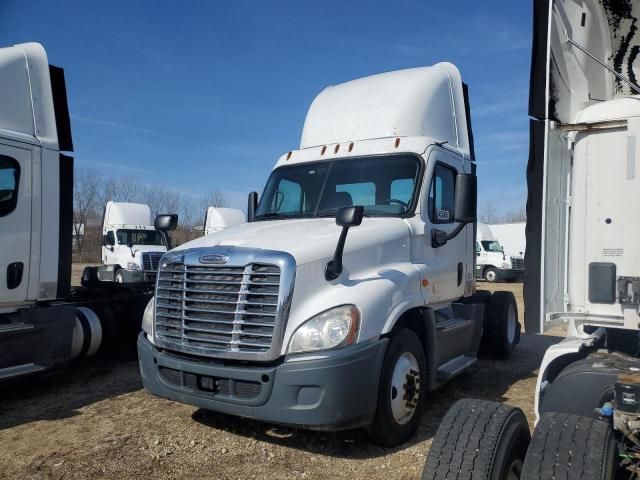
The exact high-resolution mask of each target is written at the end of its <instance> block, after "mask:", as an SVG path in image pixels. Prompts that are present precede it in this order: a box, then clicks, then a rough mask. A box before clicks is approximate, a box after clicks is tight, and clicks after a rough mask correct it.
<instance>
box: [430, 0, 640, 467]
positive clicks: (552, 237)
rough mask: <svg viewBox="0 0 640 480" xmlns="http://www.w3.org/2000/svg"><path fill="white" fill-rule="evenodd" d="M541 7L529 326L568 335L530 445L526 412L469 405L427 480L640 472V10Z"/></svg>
mask: <svg viewBox="0 0 640 480" xmlns="http://www.w3.org/2000/svg"><path fill="white" fill-rule="evenodd" d="M534 5H535V9H534V15H535V17H534V20H535V23H534V42H533V61H532V72H531V91H530V105H529V111H530V115H531V116H532V117H533V119H532V120H531V130H530V135H531V137H530V138H531V149H530V157H529V165H528V168H527V176H528V178H527V180H528V181H527V184H528V190H529V192H528V202H527V209H528V211H527V253H526V257H525V261H526V264H527V268H526V273H525V277H526V279H525V307H526V312H525V321H526V330H527V332H542V331H543V330H544V329H545V328H547V327H550V326H555V325H562V326H564V327H566V330H567V338H566V339H564V340H563V341H562V342H560V343H557V344H555V345H552V346H551V347H549V349H548V350H547V351H546V352H545V355H544V358H543V360H542V363H541V365H540V368H539V371H538V380H537V384H536V390H535V399H532V400H534V407H535V413H536V418H537V423H536V427H535V430H534V432H533V434H532V436H531V440H530V442H529V428H528V425H527V423H526V420H525V419H524V416H523V415H522V412H521V411H520V410H519V409H516V408H513V407H509V406H507V405H501V404H498V403H495V402H486V401H481V400H461V401H460V402H458V403H456V404H455V405H454V406H453V407H452V409H451V410H450V411H449V413H447V415H446V416H445V418H444V419H443V422H442V424H441V426H440V428H439V430H438V433H437V434H436V437H435V439H434V441H433V448H432V449H431V451H430V452H429V456H428V459H427V464H426V466H425V470H424V473H423V477H422V478H423V479H424V480H435V479H445V478H446V479H452V478H455V479H458V480H464V479H471V478H474V479H494V478H501V479H503V478H504V479H506V478H521V479H524V480H533V479H536V480H537V479H541V478H542V479H547V478H566V479H576V480H577V479H581V480H596V479H597V480H603V479H604V480H613V479H637V478H639V475H640V336H639V332H640V246H639V243H638V238H639V235H640V143H639V142H638V139H639V138H640V95H639V94H640V86H638V85H637V83H636V82H635V80H636V79H637V76H636V75H637V72H639V71H640V61H639V58H640V57H639V56H638V53H639V52H640V37H638V35H637V24H638V21H639V20H640V2H631V1H609V0H581V1H575V0H537V1H536V2H535V3H534ZM560 331H562V330H560ZM487 432H488V433H487ZM469 465H472V466H473V467H472V468H469V467H468V466H469ZM448 472H454V473H453V474H450V473H448Z"/></svg>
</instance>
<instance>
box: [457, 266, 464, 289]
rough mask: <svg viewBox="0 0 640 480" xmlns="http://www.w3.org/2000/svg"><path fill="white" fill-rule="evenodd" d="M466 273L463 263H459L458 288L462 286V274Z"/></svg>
mask: <svg viewBox="0 0 640 480" xmlns="http://www.w3.org/2000/svg"><path fill="white" fill-rule="evenodd" d="M463 273H464V267H463V265H462V262H458V286H460V285H461V284H462V274H463Z"/></svg>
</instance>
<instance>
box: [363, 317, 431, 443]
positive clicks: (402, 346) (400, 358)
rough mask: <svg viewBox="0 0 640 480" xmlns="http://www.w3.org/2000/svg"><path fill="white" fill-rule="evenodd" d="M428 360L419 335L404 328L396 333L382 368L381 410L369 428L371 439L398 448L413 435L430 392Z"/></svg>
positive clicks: (379, 390) (378, 409)
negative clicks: (426, 396)
mask: <svg viewBox="0 0 640 480" xmlns="http://www.w3.org/2000/svg"><path fill="white" fill-rule="evenodd" d="M426 384H427V378H426V361H425V356H424V350H423V349H422V344H421V343H420V339H419V338H418V336H417V335H416V334H415V333H414V332H413V331H411V330H408V329H405V328H402V329H400V330H398V331H397V332H395V333H394V334H393V337H392V338H391V342H390V343H389V347H388V348H387V353H386V354H385V357H384V362H383V365H382V375H381V377H380V387H379V389H378V408H377V410H376V415H375V418H374V421H373V423H372V425H371V426H370V427H369V435H370V437H371V440H372V441H373V442H375V443H377V444H379V445H382V446H385V447H395V446H397V445H400V444H402V443H404V442H406V441H407V440H409V438H411V437H412V436H413V434H414V433H415V431H416V429H417V428H418V424H419V422H420V415H421V413H422V409H423V406H424V399H425V391H426Z"/></svg>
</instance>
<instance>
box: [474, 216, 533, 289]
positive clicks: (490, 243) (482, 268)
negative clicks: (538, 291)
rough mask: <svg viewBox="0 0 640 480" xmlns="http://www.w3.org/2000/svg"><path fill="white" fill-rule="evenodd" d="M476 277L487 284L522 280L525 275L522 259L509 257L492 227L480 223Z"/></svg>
mask: <svg viewBox="0 0 640 480" xmlns="http://www.w3.org/2000/svg"><path fill="white" fill-rule="evenodd" d="M476 255H477V256H478V258H477V260H476V277H477V278H478V279H482V280H486V281H487V282H491V283H493V282H497V281H501V280H502V281H515V280H520V279H522V277H523V274H524V260H523V258H522V257H516V256H513V255H507V254H506V253H505V251H504V247H503V246H502V245H501V244H500V242H499V240H498V238H497V237H496V236H495V235H494V234H493V231H492V230H491V227H490V226H489V225H487V224H484V223H478V231H477V233H476Z"/></svg>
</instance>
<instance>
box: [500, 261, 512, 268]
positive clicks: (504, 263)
mask: <svg viewBox="0 0 640 480" xmlns="http://www.w3.org/2000/svg"><path fill="white" fill-rule="evenodd" d="M502 268H511V263H509V262H502Z"/></svg>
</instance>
